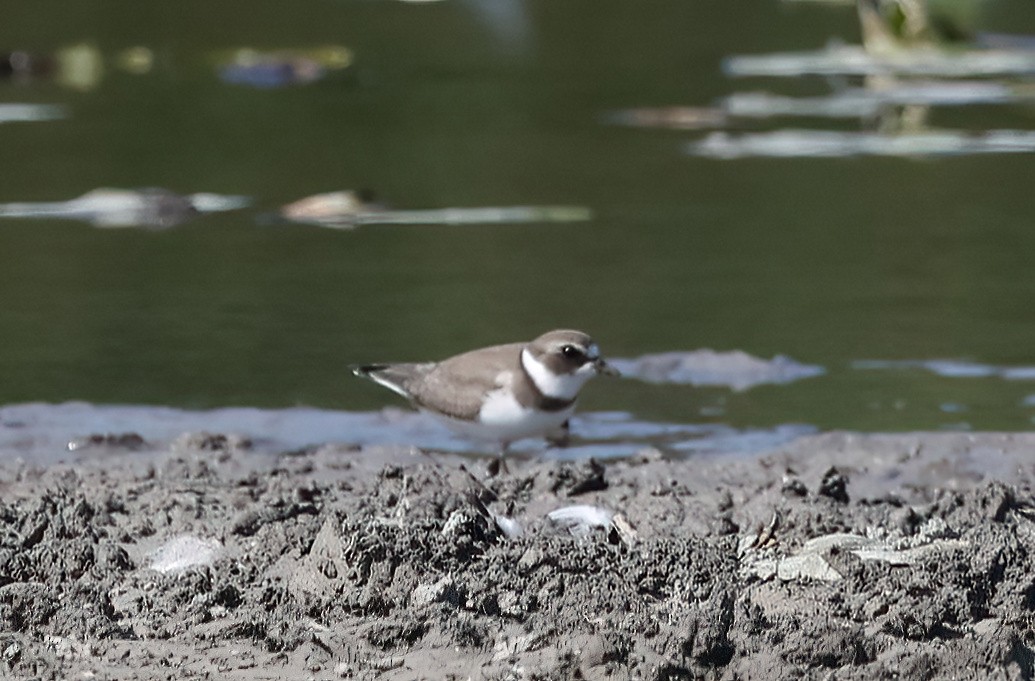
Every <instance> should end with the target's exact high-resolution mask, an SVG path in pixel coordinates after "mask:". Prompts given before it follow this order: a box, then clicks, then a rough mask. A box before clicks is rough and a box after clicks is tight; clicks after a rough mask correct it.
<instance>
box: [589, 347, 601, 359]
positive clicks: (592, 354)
mask: <svg viewBox="0 0 1035 681" xmlns="http://www.w3.org/2000/svg"><path fill="white" fill-rule="evenodd" d="M586 357H589V358H590V359H599V358H600V347H599V346H597V344H596V343H592V344H591V345H590V346H589V347H588V348H586Z"/></svg>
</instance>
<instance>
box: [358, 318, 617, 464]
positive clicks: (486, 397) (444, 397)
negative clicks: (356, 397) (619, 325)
mask: <svg viewBox="0 0 1035 681" xmlns="http://www.w3.org/2000/svg"><path fill="white" fill-rule="evenodd" d="M352 371H353V373H355V374H356V375H357V376H361V377H363V378H368V379H370V380H372V381H374V382H375V383H379V384H381V385H383V386H384V387H386V388H388V389H389V390H391V391H393V392H395V393H398V394H399V395H402V396H403V397H405V398H406V399H408V400H409V401H410V402H411V403H412V404H413V405H414V406H415V407H417V408H418V409H420V410H421V411H425V412H428V413H429V414H432V415H433V416H435V417H437V418H438V419H439V420H441V421H442V422H444V423H445V424H446V425H447V426H449V427H450V428H451V429H453V430H454V431H456V432H458V433H460V434H461V435H465V436H467V437H469V438H472V439H476V440H482V441H488V442H494V443H497V444H498V445H499V447H500V455H501V456H502V455H503V454H504V453H506V450H507V447H508V446H509V445H510V444H511V443H512V442H514V441H515V440H520V439H523V438H528V437H549V436H550V435H551V434H554V433H557V432H559V431H561V429H563V428H565V424H566V423H567V421H568V419H569V418H571V415H572V413H573V412H574V411H575V401H576V400H577V399H578V396H579V390H581V389H582V386H583V385H585V383H586V381H588V380H589V379H590V378H592V377H593V376H596V375H597V374H609V375H617V374H618V372H617V371H616V370H615V369H613V368H612V367H611V366H610V365H608V364H607V362H605V361H604V359H603V358H602V357H601V356H600V349H599V348H598V347H597V344H596V343H594V342H593V339H592V338H590V337H589V336H587V335H586V334H584V333H582V332H581V331H566V330H561V331H550V332H548V333H544V334H543V335H542V336H539V338H536V339H535V340H534V341H532V342H530V343H510V344H507V345H495V346H492V347H488V348H481V349H479V350H472V351H470V352H465V353H464V354H462V355H457V356H455V357H450V358H449V359H446V360H443V361H441V362H424V363H412V364H370V365H366V366H355V367H352Z"/></svg>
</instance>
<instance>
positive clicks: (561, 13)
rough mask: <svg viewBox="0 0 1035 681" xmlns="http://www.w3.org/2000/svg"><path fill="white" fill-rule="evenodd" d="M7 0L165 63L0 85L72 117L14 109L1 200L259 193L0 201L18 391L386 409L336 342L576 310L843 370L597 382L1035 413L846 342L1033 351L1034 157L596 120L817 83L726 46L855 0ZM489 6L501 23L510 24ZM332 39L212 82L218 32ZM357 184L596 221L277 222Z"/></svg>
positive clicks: (940, 421)
mask: <svg viewBox="0 0 1035 681" xmlns="http://www.w3.org/2000/svg"><path fill="white" fill-rule="evenodd" d="M4 10H5V11H4V19H3V21H2V22H0V47H10V48H21V49H27V50H30V51H35V52H47V51H50V50H53V49H56V48H59V47H62V46H64V45H68V44H71V43H76V42H81V41H91V42H93V43H95V44H96V45H97V47H98V48H99V49H100V50H101V52H102V53H103V54H105V55H107V56H109V57H110V56H111V55H114V54H116V53H117V52H118V51H119V50H121V49H124V48H127V47H131V46H134V45H146V46H148V47H150V48H151V49H152V50H153V51H154V54H155V65H154V68H153V69H152V71H151V72H150V73H148V74H146V75H131V74H128V73H125V72H121V71H119V70H117V69H115V68H112V67H111V66H110V65H109V67H108V69H107V70H106V72H105V75H104V77H103V79H102V80H101V81H100V83H99V84H98V86H97V87H96V88H95V89H93V90H90V91H87V92H77V91H73V90H69V89H65V88H62V87H60V86H59V85H56V84H54V83H51V82H47V81H35V82H32V83H27V84H16V83H2V84H0V102H38V103H61V104H65V105H66V106H67V107H68V110H69V113H70V117H69V118H68V119H67V120H63V121H54V122H46V123H43V122H41V123H17V124H16V123H10V124H4V125H0V158H3V159H4V161H5V162H4V163H2V164H0V202H13V201H48V200H62V199H69V198H72V197H74V196H78V195H79V194H82V193H84V192H86V191H89V190H91V189H94V188H96V187H102V186H114V187H141V186H161V187H166V188H169V189H172V190H174V191H179V192H184V193H187V192H195V191H207V192H217V193H221V194H244V195H249V196H252V197H253V198H254V200H255V202H256V205H255V208H254V210H250V211H243V212H240V213H232V214H223V215H211V216H205V217H202V218H200V219H198V220H196V221H194V222H191V223H189V224H187V225H185V226H182V227H180V228H178V229H175V230H171V231H167V232H161V233H148V232H143V231H135V230H120V231H104V230H98V229H94V228H91V227H89V226H87V225H85V224H81V223H76V222H66V221H58V220H48V221H13V220H11V221H5V222H2V223H0V376H2V381H0V404H6V403H17V402H25V401H37V400H38V401H64V400H87V401H91V402H99V403H131V404H167V405H174V406H186V407H215V406H224V405H254V406H266V407H277V406H290V405H296V404H306V405H313V406H321V407H331V408H339V409H347V410H366V409H374V408H377V407H379V406H381V405H383V404H386V403H394V402H393V399H392V397H391V396H390V395H388V394H387V393H383V392H379V391H378V390H377V389H376V388H375V387H373V386H370V385H368V384H365V383H361V382H359V381H356V380H354V379H352V378H351V377H350V376H348V374H347V370H346V365H347V364H349V363H353V362H362V361H372V360H417V359H430V358H438V357H443V356H446V355H449V354H452V353H455V352H459V351H462V350H465V349H469V348H472V347H477V346H479V345H484V344H490V343H495V342H505V341H512V340H518V339H523V338H531V337H533V336H535V335H538V334H539V333H540V332H542V331H544V330H546V329H549V328H553V327H557V326H568V327H576V328H582V329H585V330H587V331H590V332H591V333H593V334H594V335H595V336H596V337H597V338H598V340H599V342H600V344H601V346H602V347H603V349H604V350H605V352H606V353H610V354H613V355H616V356H624V357H635V356H637V355H640V354H644V353H648V352H661V351H668V350H692V349H696V348H702V347H713V348H716V349H722V350H728V349H741V350H744V351H747V352H750V353H752V354H755V355H759V356H762V357H770V356H772V355H773V354H776V353H782V354H786V355H789V356H791V357H793V358H795V359H797V360H799V361H802V362H806V363H810V364H820V365H823V366H825V367H826V368H827V370H828V374H827V375H826V376H823V377H820V378H815V379H810V380H807V381H803V382H800V383H796V384H792V385H787V386H769V387H762V388H757V389H754V390H751V391H748V392H745V393H731V392H729V391H726V390H722V389H707V390H700V389H694V388H690V387H678V386H673V387H660V386H650V385H645V384H640V383H636V382H633V381H613V382H603V381H601V382H598V383H597V384H595V385H593V386H592V387H591V388H589V389H588V395H587V396H586V400H585V403H584V408H587V409H590V410H621V411H629V412H632V413H633V414H635V415H636V416H637V417H640V418H643V419H647V420H669V421H676V422H690V421H716V422H723V423H730V424H732V425H735V426H740V427H749V426H758V427H762V426H770V425H774V424H778V423H785V422H798V423H809V424H814V425H816V426H818V427H820V428H835V427H836V428H853V429H863V430H871V429H873V430H884V429H890V430H905V429H914V428H942V427H963V425H964V424H966V426H967V427H971V428H975V429H1000V428H1005V429H1026V428H1029V427H1031V425H1032V417H1033V416H1035V407H1033V406H1024V405H1023V404H1022V401H1023V400H1024V398H1025V397H1026V396H1028V395H1031V394H1033V393H1035V382H1023V381H1004V380H1001V379H997V378H985V379H952V378H942V377H938V376H936V375H933V374H930V373H927V372H923V371H919V370H918V371H898V372H895V371H860V370H857V369H852V368H851V367H850V363H851V362H852V361H853V360H859V359H938V358H963V359H969V360H973V361H977V362H983V363H988V364H995V365H1011V366H1012V365H1020V366H1030V365H1035V267H1033V266H1032V265H1033V261H1035V229H1033V217H1035V209H1033V203H1032V178H1035V156H1033V155H1024V154H1022V155H1014V156H985V157H959V158H948V159H938V160H926V161H917V160H902V159H873V158H870V159H851V160H816V159H811V160H810V159H801V160H787V159H778V160H741V161H715V160H707V159H700V158H691V157H689V156H687V155H685V154H684V153H683V146H684V144H685V142H687V141H689V140H690V139H694V138H695V137H696V136H698V135H699V134H698V133H691V132H674V131H664V130H644V129H631V128H621V127H614V126H608V125H604V124H602V123H601V122H600V121H601V117H602V115H603V114H604V113H606V112H607V111H610V110H614V109H619V108H625V107H640V106H666V105H707V104H709V103H711V102H712V101H713V100H715V99H716V98H718V97H721V96H723V95H725V94H728V93H730V92H733V91H735V90H737V89H760V88H768V89H772V90H779V91H781V92H783V93H785V94H811V93H815V92H818V91H823V90H824V85H823V83H822V82H821V81H817V80H802V81H801V82H792V83H779V84H773V83H771V82H768V81H752V82H734V81H730V80H728V79H727V78H725V77H724V76H723V75H722V73H721V70H720V62H721V59H722V57H723V56H725V55H729V54H734V53H742V54H743V53H759V52H770V51H776V50H800V49H813V48H817V47H820V46H822V45H823V44H824V43H825V42H826V41H827V39H828V38H830V37H835V36H837V37H841V38H843V39H844V40H847V41H850V42H854V41H857V40H858V36H857V28H856V25H855V18H854V14H853V12H852V11H851V10H850V9H835V8H829V7H822V6H793V7H791V6H785V5H781V4H779V3H777V2H775V0H771V1H768V2H761V1H746V2H741V3H736V6H735V7H733V6H732V5H730V3H729V2H726V1H722V2H720V1H717V0H716V1H708V2H704V1H697V0H694V1H688V0H657V1H651V2H647V3H627V2H617V1H612V0H604V1H601V0H593V1H589V0H564V1H563V2H558V0H527V1H525V2H521V1H520V0H513V2H510V3H504V2H482V3H479V2H474V1H473V0H472V1H471V2H459V1H458V0H446V1H445V2H441V3H430V4H403V3H395V2H390V1H389V0H356V1H346V0H340V1H336V2H331V1H326V2H303V3H284V2H270V1H268V0H249V1H248V2H222V3H214V2H211V1H204V2H202V1H201V0H192V1H189V2H178V3H166V4H160V5H159V4H154V3H139V2H122V1H119V2H114V1H109V2H92V1H85V0H84V1H81V2H76V3H66V2H57V1H55V0H47V1H40V2H32V3H8V6H5V8H4ZM991 10H992V11H991V13H990V15H989V16H988V17H987V18H986V21H987V22H988V24H987V28H990V29H994V30H1000V31H1002V30H1010V31H1022V30H1026V29H1027V30H1030V31H1032V32H1035V10H1033V8H1032V6H1031V4H1030V3H1023V2H1013V3H1006V2H1004V3H1000V4H999V5H997V6H996V7H994V8H991ZM496 12H498V13H501V14H502V15H503V16H504V17H505V18H503V19H497V23H493V20H494V17H497V16H499V15H498V14H496ZM508 13H509V14H508ZM324 44H342V45H345V46H347V47H348V48H350V49H351V50H353V51H354V53H355V59H356V61H355V64H354V66H353V68H352V69H351V70H350V71H349V72H348V73H347V74H344V75H340V76H335V77H334V78H331V79H328V80H326V81H324V82H320V83H316V84H312V85H308V86H303V87H292V88H286V89H278V90H256V89H250V88H247V87H241V86H232V85H227V84H223V83H221V82H220V81H219V80H218V78H217V76H216V62H217V59H218V55H219V53H220V51H226V50H229V49H233V48H236V47H240V46H250V47H256V48H260V49H272V48H279V47H309V46H315V45H324ZM936 122H937V123H938V124H942V125H947V126H951V127H962V128H972V129H982V128H987V127H1007V128H1019V129H1026V128H1032V127H1035V109H1032V108H1030V107H1023V106H1016V107H1005V108H981V109H971V110H962V109H959V110H950V111H945V112H939V114H938V116H937V117H936ZM774 125H776V124H775V123H774ZM355 187H372V188H374V189H376V191H377V192H378V194H379V195H380V196H381V197H382V198H383V199H384V200H385V201H388V202H390V203H391V204H392V205H394V206H396V207H399V208H403V209H419V208H438V207H448V206H496V205H515V204H524V205H574V206H586V207H589V208H591V209H592V211H593V213H594V218H593V219H592V220H591V221H589V222H586V223H575V224H554V225H522V226H507V227H501V226H494V227H477V226H467V227H426V226H425V227H422V226H413V227H405V226H393V227H370V228H363V229H360V230H356V231H354V232H334V231H329V230H321V229H318V228H310V227H303V226H288V225H276V226H270V225H266V226H262V225H260V224H258V223H257V222H256V219H255V218H256V215H257V213H259V212H262V211H268V210H273V209H275V208H276V207H277V206H279V205H281V204H283V203H286V202H289V201H293V200H295V199H298V198H301V197H303V196H306V195H310V194H314V193H317V192H324V191H331V190H335V189H345V188H355ZM947 404H948V405H961V406H962V407H963V409H964V410H963V411H961V412H958V413H957V411H956V410H955V408H952V409H948V410H947V409H946V408H943V405H947ZM715 407H720V408H721V409H722V413H720V414H717V415H709V416H702V415H701V413H700V412H701V410H702V409H705V410H706V411H707V410H710V409H712V408H715ZM709 413H711V412H710V411H709Z"/></svg>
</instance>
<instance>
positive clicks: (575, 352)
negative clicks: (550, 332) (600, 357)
mask: <svg viewBox="0 0 1035 681" xmlns="http://www.w3.org/2000/svg"><path fill="white" fill-rule="evenodd" d="M561 354H562V355H564V356H565V357H567V358H568V359H577V358H579V357H582V350H579V349H578V348H577V347H575V346H574V345H565V346H564V347H562V348H561Z"/></svg>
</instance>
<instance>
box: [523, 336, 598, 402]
mask: <svg viewBox="0 0 1035 681" xmlns="http://www.w3.org/2000/svg"><path fill="white" fill-rule="evenodd" d="M521 366H523V367H524V368H525V371H527V372H528V375H529V376H530V377H531V378H532V382H533V383H535V387H536V388H538V389H539V392H541V393H542V394H543V395H545V396H546V397H552V398H555V399H558V400H573V399H575V398H576V397H577V396H578V394H579V390H581V389H582V386H583V385H585V384H586V381H588V380H589V379H590V378H592V377H593V375H594V374H595V373H596V369H594V368H593V364H592V362H587V363H586V364H585V365H583V366H581V367H579V369H578V371H576V372H575V373H574V374H561V375H560V376H558V375H557V374H555V373H553V372H552V371H550V370H549V369H548V368H547V367H546V366H545V365H544V364H543V363H542V362H540V361H539V360H537V359H536V358H535V357H533V356H532V353H530V352H529V351H528V350H527V349H526V350H522V351H521Z"/></svg>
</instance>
